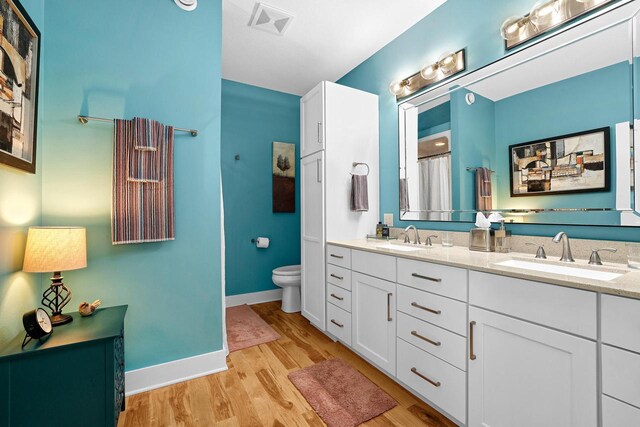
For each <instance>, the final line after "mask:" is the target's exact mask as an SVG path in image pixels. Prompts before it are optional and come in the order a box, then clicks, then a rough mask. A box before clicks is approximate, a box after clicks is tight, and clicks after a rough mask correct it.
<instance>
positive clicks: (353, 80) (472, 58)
mask: <svg viewBox="0 0 640 427" xmlns="http://www.w3.org/2000/svg"><path fill="white" fill-rule="evenodd" d="M530 9H531V1H530V0H510V1H497V0H494V1H482V2H481V1H476V0H448V1H447V2H446V3H444V4H443V5H442V6H440V7H439V8H437V9H436V10H435V11H434V12H433V13H431V14H430V15H428V16H426V17H425V18H424V19H422V20H421V21H420V22H418V23H417V24H416V25H414V26H413V27H411V28H410V29H408V30H407V31H405V32H404V33H403V34H401V35H400V36H399V37H397V38H396V39H395V40H393V41H392V42H390V43H389V44H387V45H386V46H385V47H383V48H382V49H380V50H379V51H378V52H377V53H375V54H374V55H372V56H371V57H369V58H368V59H367V60H365V61H364V62H363V63H362V64H360V65H359V66H357V67H356V68H354V69H353V70H351V71H350V72H349V73H348V74H346V75H345V76H344V77H342V78H341V79H340V80H339V81H338V83H340V84H344V85H347V86H351V87H354V88H357V89H361V90H364V91H367V92H371V93H375V94H378V95H379V96H380V159H383V160H382V161H381V162H380V214H381V217H382V213H384V212H391V213H394V215H395V217H396V218H399V217H400V212H399V203H398V113H397V103H396V101H395V97H394V96H393V95H391V94H390V93H389V90H388V86H389V82H391V81H393V80H396V79H398V78H401V77H406V76H408V75H411V74H413V73H415V71H416V70H419V69H420V67H421V66H422V64H424V63H425V62H427V61H430V60H435V59H437V58H438V56H439V55H441V54H442V52H447V51H455V50H458V49H460V48H463V47H464V48H466V49H467V69H468V70H471V71H472V70H476V69H478V68H480V67H482V66H484V65H487V64H489V63H491V62H493V61H496V60H497V59H500V58H501V57H503V56H504V55H505V50H504V42H503V40H502V39H501V38H500V34H499V29H500V25H501V24H502V22H503V21H504V19H505V18H506V17H508V16H512V15H524V14H525V13H527V11H528V10H530ZM453 26H455V31H452V30H451V29H452V27H453ZM412 222H415V221H396V225H397V226H406V225H408V224H410V223H412ZM415 223H416V226H418V227H421V228H432V229H444V230H457V231H466V230H468V229H469V228H470V227H471V226H472V225H471V224H459V223H458V224H455V223H438V222H415ZM560 229H562V230H565V231H567V232H568V233H570V234H571V235H572V236H574V237H582V238H594V239H612V240H629V239H632V240H640V230H638V229H633V230H629V229H628V228H622V227H616V228H612V227H591V226H589V227H579V226H570V227H568V226H558V225H513V226H512V230H513V231H514V233H515V234H529V235H542V236H547V235H551V234H552V233H554V232H556V231H558V230H560Z"/></svg>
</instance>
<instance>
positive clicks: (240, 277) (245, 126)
mask: <svg viewBox="0 0 640 427" xmlns="http://www.w3.org/2000/svg"><path fill="white" fill-rule="evenodd" d="M273 141H278V142H288V143H294V144H296V160H297V159H299V158H300V152H299V151H300V150H299V149H300V143H299V142H300V97H299V96H295V95H289V94H285V93H281V92H275V91H272V90H267V89H262V88H259V87H255V86H249V85H246V84H242V83H237V82H233V81H229V80H223V81H222V187H223V193H224V213H225V236H226V239H225V240H226V293H227V295H238V294H245V293H250V292H259V291H265V290H269V289H276V288H277V286H275V285H274V284H273V282H272V281H271V270H273V269H274V268H276V267H280V266H282V265H290V264H299V263H300V197H296V211H295V213H273V211H272V205H271V201H272V200H271V195H272V191H271V186H272V185H271V184H272V183H271V172H272V167H271V159H272V157H271V156H272V143H273ZM236 154H237V155H240V160H235V156H236ZM298 163H299V162H298V161H296V196H299V194H300V173H299V171H300V169H299V165H298ZM258 236H264V237H269V238H270V243H271V245H270V247H269V248H268V249H258V248H256V245H255V244H254V243H251V239H252V238H255V237H258Z"/></svg>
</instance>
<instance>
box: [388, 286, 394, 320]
mask: <svg viewBox="0 0 640 427" xmlns="http://www.w3.org/2000/svg"><path fill="white" fill-rule="evenodd" d="M391 295H393V294H392V293H388V294H387V322H391V321H392V320H393V318H392V317H391Z"/></svg>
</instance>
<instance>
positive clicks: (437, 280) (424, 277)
mask: <svg viewBox="0 0 640 427" xmlns="http://www.w3.org/2000/svg"><path fill="white" fill-rule="evenodd" d="M411 275H412V276H413V277H417V278H418V279H424V280H430V281H432V282H438V283H440V282H442V279H436V278H435V277H429V276H423V275H422V274H418V273H411Z"/></svg>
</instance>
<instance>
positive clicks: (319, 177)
mask: <svg viewBox="0 0 640 427" xmlns="http://www.w3.org/2000/svg"><path fill="white" fill-rule="evenodd" d="M321 165H322V159H318V160H316V176H317V180H318V182H322V172H321Z"/></svg>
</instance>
